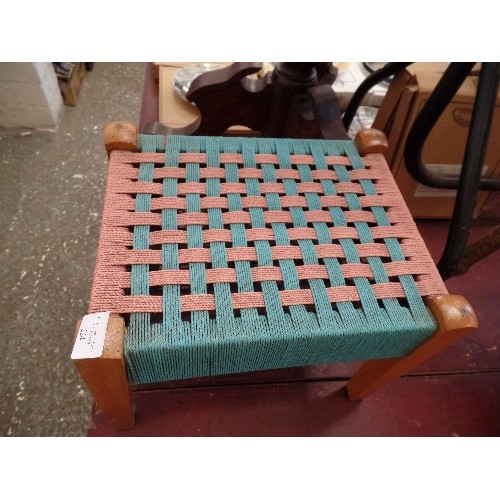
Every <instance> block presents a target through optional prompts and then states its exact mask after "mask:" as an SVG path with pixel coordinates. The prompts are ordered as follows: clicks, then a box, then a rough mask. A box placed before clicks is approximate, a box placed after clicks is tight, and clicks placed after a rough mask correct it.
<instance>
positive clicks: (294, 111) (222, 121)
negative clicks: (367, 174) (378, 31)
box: [145, 62, 347, 139]
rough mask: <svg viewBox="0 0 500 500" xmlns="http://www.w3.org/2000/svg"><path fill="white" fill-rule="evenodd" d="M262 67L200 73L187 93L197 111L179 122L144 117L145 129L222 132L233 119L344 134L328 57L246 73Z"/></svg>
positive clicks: (320, 134) (257, 128)
mask: <svg viewBox="0 0 500 500" xmlns="http://www.w3.org/2000/svg"><path fill="white" fill-rule="evenodd" d="M261 69H262V63H233V64H231V65H229V66H227V67H224V68H221V69H216V70H213V71H209V72H207V73H203V74H201V75H199V76H198V77H197V78H196V79H195V80H194V81H193V82H192V83H191V85H190V88H189V91H188V92H187V95H186V98H187V99H188V101H190V102H191V103H193V104H195V105H196V107H197V108H198V111H199V112H200V117H199V118H198V119H197V120H196V121H194V122H193V123H191V124H189V125H186V126H185V127H180V128H176V127H170V126H167V125H164V124H161V123H159V122H157V121H153V122H149V123H147V125H146V127H145V129H146V133H154V134H163V135H171V134H177V135H223V134H224V133H225V132H226V131H227V130H228V129H229V128H230V127H232V126H235V125H237V126H243V127H248V129H251V130H252V131H254V132H255V134H256V135H262V136H264V137H294V138H301V137H302V138H306V137H314V138H328V139H332V138H343V139H347V134H346V131H345V129H344V127H343V125H342V120H341V112H340V104H339V102H338V99H337V96H336V94H335V92H334V91H333V89H332V83H333V82H334V81H335V77H336V69H335V68H334V67H333V65H332V64H331V63H320V62H316V63H309V62H302V63H277V64H276V66H275V68H274V70H273V71H272V72H269V73H267V74H266V75H265V76H264V77H262V78H249V76H251V75H255V74H256V73H258V72H259V71H260V70H261Z"/></svg>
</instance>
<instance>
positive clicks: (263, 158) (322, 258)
mask: <svg viewBox="0 0 500 500" xmlns="http://www.w3.org/2000/svg"><path fill="white" fill-rule="evenodd" d="M163 141H164V138H163V137H162V136H153V135H151V136H140V137H139V148H140V152H138V153H129V152H121V151H113V152H112V154H111V157H110V164H109V174H108V183H107V190H106V198H105V206H104V212H103V222H102V229H101V238H100V242H99V250H98V256H97V263H96V269H95V273H94V279H93V286H92V292H91V298H90V307H89V309H90V312H96V311H111V312H113V313H118V314H122V315H125V317H126V319H127V322H128V332H127V337H126V352H125V355H126V357H127V365H128V368H129V376H130V378H131V382H132V383H145V382H158V381H162V380H171V379H176V378H186V377H195V376H203V375H214V374H222V373H231V372H241V371H253V370H262V369H270V368H280V367H285V366H300V365H307V364H319V363H326V362H333V361H349V360H354V359H368V358H379V357H388V356H400V355H404V354H406V353H407V352H409V351H410V350H411V349H413V348H414V347H415V346H416V345H418V344H419V343H421V342H422V341H423V340H424V339H425V338H427V337H428V336H429V335H430V334H432V332H433V331H434V330H435V328H436V325H435V322H434V319H433V318H432V315H431V314H430V313H429V311H428V310H427V308H426V306H425V304H424V302H423V300H422V298H423V297H426V296H429V295H436V294H446V293H447V292H446V288H445V286H444V284H443V282H442V280H441V278H440V277H439V274H438V272H437V270H436V268H435V266H434V263H433V261H432V259H431V257H430V255H429V253H428V251H427V249H426V247H425V245H424V243H423V241H422V239H421V237H420V235H419V233H418V231H417V229H416V226H415V224H414V222H413V219H412V217H411V215H410V213H409V212H408V210H407V208H406V206H405V204H404V201H403V199H402V197H401V194H400V193H399V190H398V188H397V186H396V184H395V182H394V180H393V177H392V175H391V173H390V172H389V169H388V167H387V165H386V163H385V160H384V159H383V157H382V156H381V155H368V156H366V157H365V158H363V159H362V158H360V157H359V155H358V153H357V151H356V149H355V147H354V144H353V143H352V142H351V141H324V140H298V139H293V140H290V139H257V138H234V137H231V138H228V137H183V136H169V137H168V138H167V148H166V151H165V150H164V149H163Z"/></svg>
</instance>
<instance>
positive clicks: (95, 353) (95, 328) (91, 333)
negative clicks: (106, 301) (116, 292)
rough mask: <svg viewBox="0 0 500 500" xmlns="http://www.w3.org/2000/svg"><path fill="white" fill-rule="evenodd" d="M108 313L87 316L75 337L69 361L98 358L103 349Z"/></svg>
mask: <svg viewBox="0 0 500 500" xmlns="http://www.w3.org/2000/svg"><path fill="white" fill-rule="evenodd" d="M108 320H109V311H108V312H98V313H92V314H87V315H86V316H84V317H83V320H82V323H81V324H80V329H79V330H78V333H77V335H76V339H75V345H74V346H73V352H72V353H71V359H88V358H98V357H100V356H101V355H102V350H103V348H104V337H105V335H106V329H107V327H108Z"/></svg>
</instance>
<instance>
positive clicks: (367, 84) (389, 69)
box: [342, 62, 411, 130]
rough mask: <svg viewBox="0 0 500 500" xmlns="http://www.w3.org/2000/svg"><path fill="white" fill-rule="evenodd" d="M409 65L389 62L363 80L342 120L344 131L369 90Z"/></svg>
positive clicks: (347, 128)
mask: <svg viewBox="0 0 500 500" xmlns="http://www.w3.org/2000/svg"><path fill="white" fill-rule="evenodd" d="M410 64H411V62H389V63H387V64H386V65H384V66H383V67H382V68H380V69H378V70H377V71H374V72H373V73H372V74H371V75H369V76H368V77H366V79H365V80H363V82H362V83H361V85H360V86H359V87H358V88H357V89H356V91H355V92H354V94H353V96H352V98H351V100H350V102H349V104H348V106H347V109H346V110H345V113H344V116H343V118H342V123H343V124H344V127H345V129H346V130H349V127H350V126H351V122H352V120H353V118H354V116H355V115H356V111H357V110H358V108H359V106H360V105H361V103H362V102H363V99H364V97H365V95H366V94H367V93H368V92H369V90H370V89H371V88H372V87H374V86H375V85H377V84H379V83H380V82H382V81H383V80H385V79H386V78H388V77H390V76H392V75H395V74H396V73H399V72H400V71H402V70H403V69H405V68H406V67H407V66H409V65H410Z"/></svg>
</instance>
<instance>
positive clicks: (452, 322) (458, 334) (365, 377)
mask: <svg viewBox="0 0 500 500" xmlns="http://www.w3.org/2000/svg"><path fill="white" fill-rule="evenodd" d="M426 303H427V305H428V307H429V309H430V310H431V312H432V314H433V316H434V318H435V320H436V322H437V324H438V328H437V330H436V331H435V333H434V334H433V335H431V336H430V337H429V338H428V339H427V340H425V341H424V342H423V343H422V344H420V345H419V346H418V347H417V348H416V349H414V350H413V351H411V352H410V353H409V354H407V355H406V356H403V357H400V358H390V359H379V360H370V361H366V362H365V363H364V365H363V366H362V367H361V368H360V369H359V370H358V372H356V373H355V374H354V376H353V377H352V378H351V380H349V382H348V384H347V386H346V388H347V393H348V395H349V398H350V399H351V400H356V399H364V398H365V397H368V396H370V395H371V394H373V393H374V392H375V391H377V390H378V389H379V388H381V387H382V386H384V385H386V384H388V383H390V382H392V381H394V380H396V379H397V378H399V377H400V376H401V375H404V374H406V373H408V372H409V371H411V370H413V369H414V368H416V367H417V366H418V365H420V364H421V363H423V362H425V361H426V360H428V359H430V358H431V357H432V356H434V355H436V354H438V353H439V352H441V351H442V350H444V349H446V348H447V347H449V346H451V345H452V344H454V343H455V342H458V341H459V340H461V339H462V338H463V337H465V336H466V335H469V334H470V333H472V332H473V331H474V330H475V329H476V328H477V327H478V322H477V317H476V314H475V312H474V310H473V308H472V306H471V305H470V304H469V302H468V301H467V300H466V299H465V298H464V297H462V296H461V295H436V296H431V297H427V298H426Z"/></svg>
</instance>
